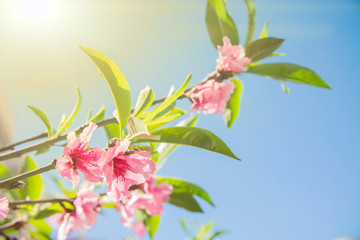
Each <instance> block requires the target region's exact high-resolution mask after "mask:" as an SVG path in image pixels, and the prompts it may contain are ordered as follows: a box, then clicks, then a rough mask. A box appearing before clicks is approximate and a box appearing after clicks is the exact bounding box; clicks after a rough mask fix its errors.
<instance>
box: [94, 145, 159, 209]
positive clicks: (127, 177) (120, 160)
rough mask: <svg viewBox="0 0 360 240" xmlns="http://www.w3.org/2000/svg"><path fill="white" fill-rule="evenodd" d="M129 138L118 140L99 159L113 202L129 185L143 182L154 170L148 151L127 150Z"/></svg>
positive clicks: (118, 199)
mask: <svg viewBox="0 0 360 240" xmlns="http://www.w3.org/2000/svg"><path fill="white" fill-rule="evenodd" d="M129 145H130V141H129V140H127V139H126V140H124V141H118V142H117V143H116V144H115V146H114V147H110V148H109V149H108V150H107V151H106V152H105V153H104V154H103V156H102V157H101V159H100V161H99V162H100V167H101V170H102V172H103V174H104V176H105V178H106V182H107V186H108V191H109V192H108V193H107V195H108V197H109V199H110V200H112V201H113V202H117V201H120V200H122V199H124V198H125V197H126V196H127V195H128V194H129V187H130V186H131V185H138V184H141V183H144V182H145V181H146V180H147V179H149V178H150V177H151V175H152V174H153V173H154V171H155V163H154V162H153V160H152V159H151V158H150V152H147V151H136V152H127V151H128V148H129Z"/></svg>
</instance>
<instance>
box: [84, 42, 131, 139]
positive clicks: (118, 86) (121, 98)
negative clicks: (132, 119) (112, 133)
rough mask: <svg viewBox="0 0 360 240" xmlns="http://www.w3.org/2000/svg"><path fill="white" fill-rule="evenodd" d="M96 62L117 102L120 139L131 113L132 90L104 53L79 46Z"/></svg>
mask: <svg viewBox="0 0 360 240" xmlns="http://www.w3.org/2000/svg"><path fill="white" fill-rule="evenodd" d="M79 47H80V48H81V49H82V50H83V51H84V52H85V53H86V54H87V55H88V56H89V57H90V58H91V60H93V61H94V63H95V64H96V66H97V67H98V69H99V71H100V72H101V74H102V75H103V76H104V78H105V80H106V82H107V84H108V85H109V88H110V91H111V93H112V96H113V98H114V101H115V106H116V110H117V115H118V119H119V124H120V138H123V133H122V130H123V129H124V128H125V126H126V122H127V118H128V117H129V116H130V111H131V98H130V88H129V84H128V83H127V81H126V79H125V77H124V75H123V74H122V72H121V71H120V69H119V68H118V67H117V66H116V64H115V63H114V62H113V61H112V60H111V59H110V58H108V57H106V56H105V55H104V54H103V53H101V52H99V51H96V50H94V49H91V48H87V47H84V46H79Z"/></svg>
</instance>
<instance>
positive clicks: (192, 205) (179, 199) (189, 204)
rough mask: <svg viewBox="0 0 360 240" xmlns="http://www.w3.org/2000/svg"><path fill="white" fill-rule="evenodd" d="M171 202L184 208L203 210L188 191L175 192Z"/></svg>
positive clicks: (194, 210) (193, 210) (195, 210)
mask: <svg viewBox="0 0 360 240" xmlns="http://www.w3.org/2000/svg"><path fill="white" fill-rule="evenodd" d="M169 203H170V204H172V205H175V206H178V207H181V208H184V209H186V210H188V211H190V212H201V213H202V212H203V210H202V209H201V207H200V205H199V203H198V202H197V201H196V199H195V198H194V197H193V196H192V195H191V194H190V193H187V192H182V193H173V194H172V195H171V197H170V201H169Z"/></svg>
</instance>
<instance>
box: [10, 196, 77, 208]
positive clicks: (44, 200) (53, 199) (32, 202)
mask: <svg viewBox="0 0 360 240" xmlns="http://www.w3.org/2000/svg"><path fill="white" fill-rule="evenodd" d="M61 202H68V203H73V202H74V198H51V199H41V200H21V201H13V202H9V207H10V208H15V207H16V206H18V205H26V204H27V205H33V204H43V203H61Z"/></svg>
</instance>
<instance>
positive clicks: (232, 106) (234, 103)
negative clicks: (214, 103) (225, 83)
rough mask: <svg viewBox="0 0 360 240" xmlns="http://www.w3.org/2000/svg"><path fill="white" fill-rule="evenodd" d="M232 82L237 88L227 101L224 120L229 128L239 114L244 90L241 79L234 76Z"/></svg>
mask: <svg viewBox="0 0 360 240" xmlns="http://www.w3.org/2000/svg"><path fill="white" fill-rule="evenodd" d="M231 82H232V83H234V84H235V90H234V92H233V94H232V95H231V98H230V100H229V101H228V102H227V103H226V108H225V110H224V120H225V124H226V126H227V127H228V129H230V128H231V126H232V125H233V124H234V122H235V120H236V118H237V116H238V115H239V110H240V102H241V97H242V94H243V91H244V86H243V84H242V82H241V81H239V80H237V79H235V78H233V79H231Z"/></svg>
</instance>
